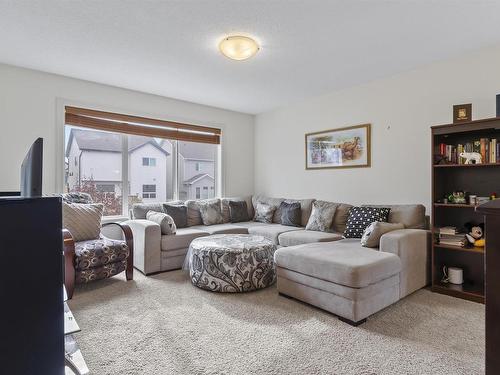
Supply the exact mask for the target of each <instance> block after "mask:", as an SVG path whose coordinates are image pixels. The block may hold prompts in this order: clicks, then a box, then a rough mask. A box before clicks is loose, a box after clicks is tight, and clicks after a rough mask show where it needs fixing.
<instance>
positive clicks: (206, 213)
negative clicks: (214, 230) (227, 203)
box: [198, 199, 224, 225]
mask: <svg viewBox="0 0 500 375" xmlns="http://www.w3.org/2000/svg"><path fill="white" fill-rule="evenodd" d="M198 206H199V208H200V215H201V220H202V221H203V224H204V225H215V224H221V223H223V221H224V220H223V218H222V207H221V204H220V199H212V200H206V201H201V202H200V203H199V205H198Z"/></svg>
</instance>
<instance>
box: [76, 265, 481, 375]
mask: <svg viewBox="0 0 500 375" xmlns="http://www.w3.org/2000/svg"><path fill="white" fill-rule="evenodd" d="M134 276H135V280H134V281H131V282H125V278H124V277H123V276H117V277H115V278H112V279H108V280H105V281H100V282H95V283H92V284H88V285H86V286H84V287H80V288H79V289H78V290H77V291H76V294H75V296H74V298H73V300H72V301H71V303H70V305H71V308H72V309H73V312H74V314H75V316H76V318H77V321H78V323H79V324H80V327H81V328H82V332H81V333H79V334H77V340H78V342H79V344H80V348H81V349H82V352H83V353H84V355H85V358H86V360H87V364H88V365H89V368H90V369H91V372H92V374H244V375H246V374H398V375H400V374H433V375H434V374H453V375H455V374H467V375H470V374H481V373H483V372H484V365H483V362H484V328H483V327H484V306H482V305H480V304H476V303H472V302H467V301H463V300H459V299H455V298H451V297H447V296H443V295H439V294H434V293H431V292H430V291H428V290H421V291H419V292H417V293H415V294H413V295H411V296H410V297H407V298H406V299H404V300H403V301H400V302H399V303H397V304H395V305H393V306H391V307H389V308H387V309H385V310H383V311H381V312H379V313H378V314H376V315H374V316H373V317H371V318H370V319H369V320H368V322H367V323H365V324H364V325H362V326H360V327H358V328H354V327H351V326H349V325H347V324H345V323H342V322H341V321H339V320H338V319H337V318H336V317H335V316H333V315H331V314H329V313H326V312H323V311H321V310H318V309H315V308H312V307H310V306H308V305H305V304H302V303H300V302H297V301H295V300H290V299H287V298H284V297H280V296H279V295H278V293H277V291H276V289H275V287H271V288H268V289H266V290H262V291H258V292H251V293H247V294H215V293H211V292H207V291H204V290H200V289H198V288H196V287H194V286H192V285H191V284H190V283H189V281H188V279H187V277H186V276H185V274H184V273H182V272H181V271H174V272H167V273H163V274H159V275H155V276H152V277H144V276H143V275H141V274H140V273H139V272H136V273H135V275H134Z"/></svg>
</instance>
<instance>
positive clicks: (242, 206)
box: [229, 201, 249, 223]
mask: <svg viewBox="0 0 500 375" xmlns="http://www.w3.org/2000/svg"><path fill="white" fill-rule="evenodd" d="M229 220H230V221H231V223H240V222H242V221H248V220H249V218H248V207H247V202H245V201H229Z"/></svg>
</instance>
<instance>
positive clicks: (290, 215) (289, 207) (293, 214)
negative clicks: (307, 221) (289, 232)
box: [280, 201, 302, 227]
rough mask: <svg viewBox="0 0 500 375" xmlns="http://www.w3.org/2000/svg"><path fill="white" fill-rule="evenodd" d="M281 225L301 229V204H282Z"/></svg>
mask: <svg viewBox="0 0 500 375" xmlns="http://www.w3.org/2000/svg"><path fill="white" fill-rule="evenodd" d="M280 210H281V224H283V225H290V226H294V227H300V226H301V221H302V211H301V210H300V203H299V202H286V201H285V202H281V205H280Z"/></svg>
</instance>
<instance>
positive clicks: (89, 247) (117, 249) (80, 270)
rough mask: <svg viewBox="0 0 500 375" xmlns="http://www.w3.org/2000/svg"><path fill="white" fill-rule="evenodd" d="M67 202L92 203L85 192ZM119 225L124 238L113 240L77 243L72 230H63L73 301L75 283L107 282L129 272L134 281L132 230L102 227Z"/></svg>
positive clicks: (66, 279)
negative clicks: (108, 279) (102, 280)
mask: <svg viewBox="0 0 500 375" xmlns="http://www.w3.org/2000/svg"><path fill="white" fill-rule="evenodd" d="M62 198H63V201H64V202H66V203H83V204H90V203H92V198H91V197H90V196H89V195H88V194H84V193H68V194H63V196H62ZM107 226H116V227H117V228H119V229H120V230H121V233H122V236H123V239H122V240H117V239H111V238H108V237H106V236H104V235H103V234H102V232H101V233H100V235H99V238H96V239H92V240H85V241H75V240H74V238H73V236H72V235H71V233H70V231H69V230H68V229H63V238H64V284H65V286H66V291H67V294H68V298H72V296H73V291H74V289H75V283H88V282H90V281H95V280H101V279H106V278H108V277H112V276H114V275H117V274H119V273H121V272H123V271H125V275H126V278H127V280H132V279H133V274H134V264H133V259H134V256H133V238H132V230H131V229H130V227H129V226H128V225H126V224H121V223H106V224H103V225H102V227H107Z"/></svg>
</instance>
